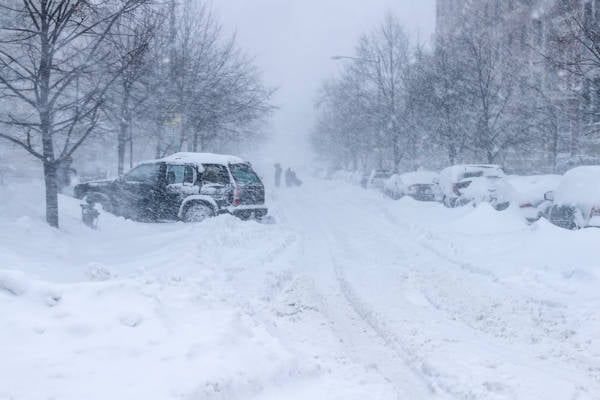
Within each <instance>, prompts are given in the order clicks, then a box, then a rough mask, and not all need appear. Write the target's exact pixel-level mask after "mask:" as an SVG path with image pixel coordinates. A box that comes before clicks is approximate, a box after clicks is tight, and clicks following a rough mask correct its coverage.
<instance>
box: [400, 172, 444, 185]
mask: <svg viewBox="0 0 600 400" xmlns="http://www.w3.org/2000/svg"><path fill="white" fill-rule="evenodd" d="M439 177H440V174H438V173H437V172H433V171H414V172H406V173H404V174H402V175H400V179H401V180H402V182H403V183H404V184H406V185H414V184H419V183H423V184H432V183H434V182H435V180H436V179H439Z"/></svg>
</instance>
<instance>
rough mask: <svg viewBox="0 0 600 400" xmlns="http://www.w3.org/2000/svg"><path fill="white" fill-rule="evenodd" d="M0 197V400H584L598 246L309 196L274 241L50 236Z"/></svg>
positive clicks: (226, 221) (108, 222) (422, 211)
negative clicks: (49, 399) (284, 399)
mask: <svg viewBox="0 0 600 400" xmlns="http://www.w3.org/2000/svg"><path fill="white" fill-rule="evenodd" d="M2 195H3V197H4V198H7V200H13V201H12V202H10V201H9V202H7V203H3V204H2V205H0V246H1V248H0V250H1V251H0V376H1V377H5V378H0V399H1V400H5V399H39V398H57V399H81V398H86V399H96V398H97V399H106V398H115V399H116V398H147V399H167V398H174V399H190V400H195V399H257V400H271V399H281V398H286V399H307V398H323V399H365V398H369V399H411V400H412V399H492V400H494V399H557V400H559V399H560V400H563V399H598V398H599V397H600V396H599V394H600V315H599V313H598V311H597V310H598V309H599V306H600V293H598V292H599V291H598V290H597V287H598V284H599V276H600V262H599V261H598V257H597V256H596V254H595V249H596V248H597V244H598V243H600V231H598V230H586V231H581V232H567V231H563V230H560V229H558V228H555V227H553V226H550V225H548V224H547V223H545V222H544V221H542V222H540V223H539V224H536V225H534V226H531V227H529V226H526V225H525V224H523V223H522V222H521V220H520V219H519V216H518V215H517V214H516V212H515V211H513V210H508V211H506V213H503V214H500V213H497V212H495V211H493V210H492V209H490V208H487V207H485V206H484V207H480V208H477V209H472V208H464V209H456V210H448V209H445V208H443V207H442V206H440V205H437V204H427V203H417V202H414V201H410V200H401V201H396V202H395V201H392V200H389V199H387V198H384V197H383V196H381V195H379V194H378V193H376V192H370V191H365V190H362V189H360V188H358V187H354V186H351V185H348V184H344V183H340V182H330V181H321V180H308V182H307V183H306V184H305V186H303V187H302V188H298V189H282V190H280V191H277V192H275V193H273V195H272V199H271V208H272V213H273V214H274V215H275V216H276V218H277V224H275V225H260V224H256V223H253V222H251V223H243V222H240V221H238V220H235V219H234V218H229V217H220V218H217V219H215V220H212V221H208V222H207V223H204V224H201V225H198V226H190V225H185V224H159V225H146V224H137V223H133V222H129V221H123V220H121V219H118V218H113V217H110V216H106V217H104V218H103V220H102V224H101V229H100V230H99V231H97V232H95V231H89V230H87V229H85V228H83V227H82V226H81V225H80V224H79V222H78V209H77V203H76V202H74V201H72V200H69V199H66V198H65V199H63V203H62V206H63V209H64V210H63V214H64V215H65V219H64V223H63V226H64V228H63V231H62V232H60V233H59V232H55V231H52V230H50V229H49V228H47V227H45V226H44V225H43V224H42V223H41V222H38V220H41V216H39V215H36V212H37V213H39V211H36V210H37V209H38V204H36V202H35V201H31V202H30V203H28V202H27V201H25V200H23V199H24V198H25V197H27V198H28V199H30V198H33V199H35V195H34V196H24V193H23V192H22V191H21V190H16V191H12V192H10V193H2ZM11 196H12V197H13V198H12V199H11ZM8 204H18V205H19V207H21V208H19V210H18V211H17V210H16V209H15V208H14V206H9V205H8ZM23 207H28V208H26V210H28V214H29V216H27V217H24V216H23V211H22V208H23ZM32 381H35V382H36V385H35V387H32V386H31V384H30V383H31V382H32Z"/></svg>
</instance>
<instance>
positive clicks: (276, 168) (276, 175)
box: [275, 163, 281, 187]
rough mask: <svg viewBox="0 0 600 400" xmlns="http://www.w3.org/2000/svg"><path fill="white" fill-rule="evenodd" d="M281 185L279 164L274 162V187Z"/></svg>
mask: <svg viewBox="0 0 600 400" xmlns="http://www.w3.org/2000/svg"><path fill="white" fill-rule="evenodd" d="M280 186H281V165H280V164H279V163H277V164H275V187H280Z"/></svg>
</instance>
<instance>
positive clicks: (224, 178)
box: [202, 164, 230, 185]
mask: <svg viewBox="0 0 600 400" xmlns="http://www.w3.org/2000/svg"><path fill="white" fill-rule="evenodd" d="M203 167H204V171H203V172H202V182H203V183H209V184H210V183H214V184H218V185H228V184H229V183H230V180H229V171H228V170H227V167H225V166H224V165H219V164H204V165H203Z"/></svg>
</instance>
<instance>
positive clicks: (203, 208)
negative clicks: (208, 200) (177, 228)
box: [183, 203, 215, 223]
mask: <svg viewBox="0 0 600 400" xmlns="http://www.w3.org/2000/svg"><path fill="white" fill-rule="evenodd" d="M214 216H215V212H214V210H213V209H212V207H210V206H209V205H207V204H205V203H192V204H190V205H189V206H188V207H187V208H186V209H185V212H184V213H183V221H184V222H186V223H200V222H204V221H205V220H207V219H208V218H212V217H214Z"/></svg>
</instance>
